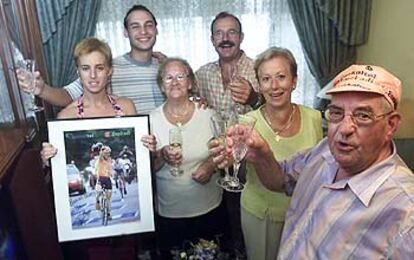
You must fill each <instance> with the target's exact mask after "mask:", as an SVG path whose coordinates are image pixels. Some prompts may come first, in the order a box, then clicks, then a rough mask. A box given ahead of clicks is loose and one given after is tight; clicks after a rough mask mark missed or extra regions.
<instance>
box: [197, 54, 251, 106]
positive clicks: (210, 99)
mask: <svg viewBox="0 0 414 260" xmlns="http://www.w3.org/2000/svg"><path fill="white" fill-rule="evenodd" d="M237 71H238V74H239V75H240V76H242V77H244V78H245V79H247V80H248V81H249V82H250V83H251V84H252V86H253V89H254V90H255V91H256V92H257V91H258V89H259V87H258V86H259V83H258V82H257V79H256V75H255V72H254V61H253V60H252V59H250V58H249V57H247V56H246V54H245V53H244V52H242V55H241V56H240V59H239V60H238V61H237ZM196 77H197V91H198V94H199V95H200V96H202V97H204V98H205V99H207V103H208V105H209V107H211V108H213V109H214V110H216V111H230V109H231V108H232V107H234V105H235V102H234V101H233V100H232V99H231V92H230V90H229V88H227V87H225V86H224V85H223V79H222V77H221V68H220V64H219V61H215V62H211V63H207V64H206V65H204V66H202V67H201V68H199V69H198V71H197V72H196ZM250 110H252V109H251V107H250V106H249V105H244V113H246V112H248V111H250Z"/></svg>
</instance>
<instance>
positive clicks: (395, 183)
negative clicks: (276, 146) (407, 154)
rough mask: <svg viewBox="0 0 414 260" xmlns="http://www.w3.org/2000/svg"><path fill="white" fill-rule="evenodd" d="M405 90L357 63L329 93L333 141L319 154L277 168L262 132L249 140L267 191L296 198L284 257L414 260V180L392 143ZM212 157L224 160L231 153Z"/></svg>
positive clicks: (385, 75) (295, 158) (328, 113)
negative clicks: (280, 192)
mask: <svg viewBox="0 0 414 260" xmlns="http://www.w3.org/2000/svg"><path fill="white" fill-rule="evenodd" d="M401 88H402V87H401V82H400V80H399V79H397V78H396V77H395V76H394V75H392V74H391V73H389V72H388V71H386V70H385V69H383V68H381V67H377V66H370V65H352V66H350V67H349V68H348V69H346V70H345V71H343V72H341V73H340V74H339V75H338V76H337V77H336V78H335V79H334V83H333V87H332V88H331V89H330V90H329V91H328V92H327V94H330V95H332V101H331V104H330V105H329V106H328V109H327V110H326V112H325V117H326V119H327V121H328V137H327V138H325V139H323V140H322V141H321V142H320V143H319V144H318V145H316V146H315V147H314V148H311V149H310V150H308V151H305V152H302V153H299V154H297V155H296V156H293V158H291V159H290V160H287V161H282V162H276V161H275V159H274V156H273V154H272V152H271V150H270V148H269V146H268V145H267V144H266V142H265V141H264V139H263V138H262V137H261V136H259V134H257V132H254V133H253V134H252V136H251V137H250V138H249V139H248V140H247V144H248V148H249V151H248V153H247V155H246V159H247V160H248V161H251V162H252V164H254V167H255V169H256V172H257V173H258V175H259V178H260V180H261V182H262V183H263V185H265V186H266V187H267V188H268V189H270V190H278V191H285V192H286V193H287V194H289V195H292V193H293V196H292V200H291V204H290V207H289V209H288V211H287V214H286V222H285V226H284V229H283V235H282V239H281V244H280V250H279V257H278V258H279V259H412V258H413V256H414V175H413V173H412V171H411V170H410V169H408V167H407V165H406V164H405V163H404V162H403V161H402V159H401V158H400V157H399V156H398V154H397V151H396V146H395V144H394V142H393V141H392V138H393V136H394V134H395V132H396V130H397V129H398V127H399V125H400V122H401V115H400V113H399V112H398V107H399V103H400V100H401ZM240 131H242V129H241V128H240V127H235V128H233V129H231V130H230V131H229V133H228V134H229V136H230V137H229V138H228V149H227V151H226V152H231V148H232V145H233V143H232V141H231V136H232V135H237V134H238V133H241V132H240ZM210 152H211V153H212V154H214V159H215V161H216V162H217V163H219V162H222V159H223V158H222V157H223V156H222V155H220V153H221V152H224V147H222V146H221V147H220V146H216V147H214V148H212V149H210ZM219 164H220V163H219Z"/></svg>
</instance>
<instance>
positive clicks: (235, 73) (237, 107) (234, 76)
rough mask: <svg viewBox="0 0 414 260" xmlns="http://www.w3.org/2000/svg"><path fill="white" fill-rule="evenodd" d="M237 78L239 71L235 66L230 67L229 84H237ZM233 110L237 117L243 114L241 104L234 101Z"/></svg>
mask: <svg viewBox="0 0 414 260" xmlns="http://www.w3.org/2000/svg"><path fill="white" fill-rule="evenodd" d="M238 76H239V70H238V68H237V64H234V65H232V66H231V69H230V84H231V83H234V82H237V81H238V78H237V77H238ZM233 109H234V111H235V112H236V113H237V114H238V115H242V114H243V111H244V107H243V105H242V104H240V103H238V102H235V101H234V107H233Z"/></svg>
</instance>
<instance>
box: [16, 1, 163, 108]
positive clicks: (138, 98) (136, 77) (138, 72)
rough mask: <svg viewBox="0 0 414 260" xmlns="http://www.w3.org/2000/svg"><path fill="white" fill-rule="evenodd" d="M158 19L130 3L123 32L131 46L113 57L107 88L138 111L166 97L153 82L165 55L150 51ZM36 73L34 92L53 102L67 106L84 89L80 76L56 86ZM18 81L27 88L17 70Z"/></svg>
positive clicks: (157, 103)
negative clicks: (127, 50)
mask: <svg viewBox="0 0 414 260" xmlns="http://www.w3.org/2000/svg"><path fill="white" fill-rule="evenodd" d="M157 34H158V30H157V20H156V19H155V16H154V15H153V14H152V12H151V11H150V10H149V9H148V8H146V7H145V6H143V5H134V6H133V7H131V8H130V9H129V10H128V12H127V13H126V15H125V18H124V36H125V37H127V38H128V39H129V43H130V46H131V50H130V52H128V53H125V54H124V55H122V56H120V57H117V58H115V59H114V62H113V68H114V72H113V75H112V84H111V86H109V88H110V89H109V91H110V92H112V93H113V94H115V95H117V96H125V97H129V98H131V99H132V100H133V101H134V103H135V106H136V107H137V109H138V110H139V112H140V113H148V112H150V111H151V110H153V109H154V108H156V107H158V106H159V105H161V104H162V103H163V102H164V100H165V97H164V95H163V94H162V92H161V90H160V88H159V87H158V84H157V82H156V74H157V71H158V66H159V61H160V60H162V59H163V58H165V56H164V55H163V54H161V53H157V52H153V47H154V45H155V42H156V39H157ZM35 73H36V77H37V80H36V87H35V93H34V94H35V95H37V96H39V97H40V98H43V99H44V100H46V101H47V102H49V103H51V104H53V105H56V106H62V107H64V106H66V105H68V104H70V103H71V102H72V100H75V99H77V98H78V97H80V96H81V95H82V93H83V88H82V86H81V82H80V80H79V79H77V80H75V81H74V82H72V83H71V84H69V85H67V86H65V87H63V88H56V87H51V86H49V85H47V84H46V83H45V82H44V80H43V79H42V77H41V76H40V74H39V72H35ZM17 75H18V78H19V84H20V86H21V87H22V88H23V90H25V91H28V92H30V89H29V88H28V86H26V85H25V84H24V81H23V80H22V79H21V77H22V76H20V73H19V72H17Z"/></svg>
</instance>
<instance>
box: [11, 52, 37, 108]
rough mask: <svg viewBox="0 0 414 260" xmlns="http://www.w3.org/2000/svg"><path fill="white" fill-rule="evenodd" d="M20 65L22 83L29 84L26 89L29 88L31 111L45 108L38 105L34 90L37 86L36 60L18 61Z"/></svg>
mask: <svg viewBox="0 0 414 260" xmlns="http://www.w3.org/2000/svg"><path fill="white" fill-rule="evenodd" d="M17 65H18V67H19V69H20V72H19V73H21V75H22V77H23V79H21V81H22V83H23V84H25V85H26V86H27V88H26V89H28V90H29V93H30V99H31V103H32V106H31V107H30V108H29V110H30V111H33V112H39V111H42V110H43V107H39V106H37V105H36V102H35V101H36V98H35V95H34V91H35V88H36V78H35V71H36V62H35V60H30V59H25V60H20V61H18V64H17Z"/></svg>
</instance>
